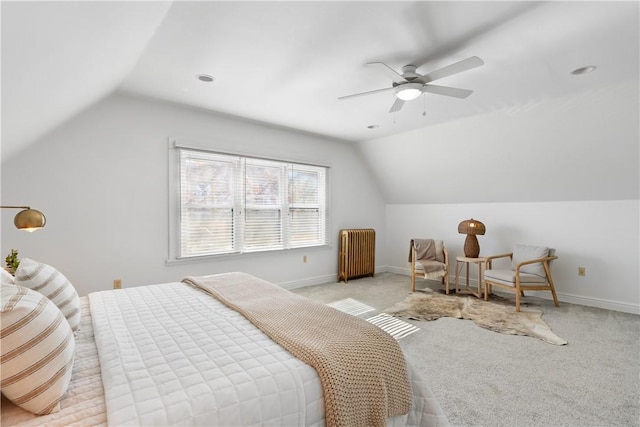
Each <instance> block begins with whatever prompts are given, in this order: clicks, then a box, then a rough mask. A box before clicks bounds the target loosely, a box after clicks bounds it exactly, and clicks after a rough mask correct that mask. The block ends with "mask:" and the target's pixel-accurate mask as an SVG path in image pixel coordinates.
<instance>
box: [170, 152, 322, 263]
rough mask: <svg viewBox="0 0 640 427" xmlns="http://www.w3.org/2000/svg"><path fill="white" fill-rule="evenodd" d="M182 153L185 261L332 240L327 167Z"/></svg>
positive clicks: (181, 253) (181, 233)
mask: <svg viewBox="0 0 640 427" xmlns="http://www.w3.org/2000/svg"><path fill="white" fill-rule="evenodd" d="M179 152H180V156H179V159H180V160H179V163H180V165H179V168H180V186H179V193H180V194H179V199H180V218H179V224H178V228H179V238H180V244H179V253H178V257H179V258H189V257H197V256H205V255H216V254H226V253H234V252H236V253H241V252H255V251H264V250H280V249H289V248H296V247H307V246H320V245H325V244H327V242H328V239H327V193H326V181H327V168H326V167H324V166H314V165H304V164H294V163H287V162H282V161H276V160H267V159H256V158H248V157H242V156H236V155H227V154H217V153H209V152H204V151H198V150H188V149H183V148H180V149H179Z"/></svg>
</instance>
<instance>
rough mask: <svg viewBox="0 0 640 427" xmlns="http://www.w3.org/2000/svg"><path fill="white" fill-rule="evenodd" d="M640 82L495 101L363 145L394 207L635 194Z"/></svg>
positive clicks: (638, 188)
mask: <svg viewBox="0 0 640 427" xmlns="http://www.w3.org/2000/svg"><path fill="white" fill-rule="evenodd" d="M587 78H588V77H587ZM614 83H615V84H614ZM639 83H640V80H635V81H627V82H612V84H611V86H609V87H603V88H601V89H600V90H598V91H593V92H586V93H578V94H574V95H571V96H566V97H563V98H556V99H545V100H536V101H531V102H530V103H529V104H525V105H516V106H496V109H495V110H494V111H491V112H488V113H484V114H478V115H476V116H472V117H468V118H465V119H461V120H456V121H451V122H446V123H442V124H439V125H435V126H426V127H423V128H420V129H416V130H414V131H409V132H404V133H401V134H398V135H394V136H389V137H385V138H378V139H374V140H371V141H365V142H361V143H359V146H360V149H361V151H362V154H363V156H364V157H365V158H366V159H367V162H368V163H369V164H370V165H371V168H372V169H373V170H375V171H376V175H377V179H378V183H379V185H380V187H381V189H382V191H383V195H384V198H385V201H386V202H387V203H392V204H434V203H484V202H506V203H511V202H546V201H569V200H571V201H580V200H638V199H639V198H640V179H639V174H638V173H639V170H640V144H639V143H638V142H639V141H640V89H639V87H638V84H639ZM462 102H473V95H472V96H470V97H469V98H468V99H465V100H464V101H462ZM427 114H429V111H428V110H427ZM398 120H401V116H399V117H398Z"/></svg>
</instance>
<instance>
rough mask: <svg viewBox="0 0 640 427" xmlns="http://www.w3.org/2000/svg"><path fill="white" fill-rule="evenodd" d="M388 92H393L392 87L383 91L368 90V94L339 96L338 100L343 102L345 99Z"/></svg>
mask: <svg viewBox="0 0 640 427" xmlns="http://www.w3.org/2000/svg"><path fill="white" fill-rule="evenodd" d="M390 90H393V88H392V87H386V88H384V89H376V90H370V91H369V92H362V93H354V94H353V95H346V96H341V97H340V98H338V99H339V100H341V101H343V100H345V99H351V98H357V97H359V96H365V95H373V94H374V93H382V92H387V91H390Z"/></svg>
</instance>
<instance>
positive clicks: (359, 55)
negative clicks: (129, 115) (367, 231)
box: [2, 1, 640, 161]
mask: <svg viewBox="0 0 640 427" xmlns="http://www.w3.org/2000/svg"><path fill="white" fill-rule="evenodd" d="M638 13H639V7H638V2H527V1H514V2H506V1H505V2H503V1H499V2H498V1H489V2H476V1H473V2H459V1H438V2H421V1H417V2H400V1H388V2H377V1H376V2H361V1H352V2H342V1H331V2H320V1H318V2H307V1H304V2H279V1H278V2H270V1H258V2H247V1H242V2H217V1H195V2H186V1H174V2H154V1H140V2H138V1H131V2H93V1H92V2H84V1H66V2H48V1H43V2H17V1H16V2H10V1H2V159H3V161H5V160H6V159H8V158H10V157H11V156H12V155H14V154H15V153H17V152H19V151H20V150H22V149H24V148H25V147H27V146H28V144H29V143H30V142H32V141H34V140H35V139H37V138H38V137H40V136H42V135H44V134H46V132H48V131H50V130H52V129H54V128H55V127H56V126H58V125H59V124H61V123H62V122H64V121H65V120H68V119H70V118H71V117H73V116H74V115H75V114H77V113H78V112H80V111H82V110H83V109H86V108H87V107H89V106H90V105H92V104H93V103H95V102H98V101H99V100H100V99H102V98H104V97H106V96H109V95H110V94H112V93H114V92H122V93H129V94H135V95H140V96H145V97H151V98H156V99H159V100H165V101H170V102H175V103H180V104H186V105H189V106H193V107H197V108H202V109H206V110H211V111H214V112H218V113H223V114H228V115H233V116H240V117H244V118H248V119H251V120H256V121H261V122H267V123H271V124H275V125H278V126H284V127H289V128H294V129H299V130H302V131H306V132H312V133H316V134H322V135H327V136H330V137H334V138H339V139H344V140H348V141H363V140H369V139H374V138H381V137H388V136H389V135H394V134H398V133H401V132H406V131H410V130H415V129H419V128H422V127H424V126H429V125H434V124H439V123H444V122H448V121H453V120H456V119H459V118H464V117H470V116H474V115H479V114H483V113H487V112H490V111H494V110H497V109H514V110H517V109H521V108H525V107H526V106H527V105H532V104H535V103H536V102H538V101H539V100H544V99H550V98H561V97H563V96H566V95H568V94H572V93H577V92H581V93H584V92H589V91H590V90H598V89H599V88H602V87H604V86H607V85H610V84H612V83H618V82H624V81H636V82H637V80H638V75H639V72H638V68H639V63H640V59H639V41H638V38H639V33H638V31H639V30H638V21H639V17H638ZM471 56H477V57H479V58H481V59H482V60H483V61H484V65H482V66H480V67H477V68H474V69H471V70H468V71H464V72H461V73H458V74H454V75H451V76H448V77H445V78H442V79H439V80H438V81H437V82H434V83H436V84H439V85H444V86H451V87H457V88H464V89H470V90H473V94H471V95H470V96H469V97H468V98H466V99H458V98H453V97H447V96H442V95H437V94H431V93H428V94H425V95H423V96H421V97H419V98H418V99H416V100H414V101H410V102H407V103H406V104H405V106H404V108H403V109H402V110H401V111H399V112H396V113H390V112H389V109H390V107H391V105H392V103H393V102H394V99H395V97H394V94H393V92H392V91H387V92H382V93H376V94H372V95H369V96H364V97H358V98H353V99H349V100H339V99H338V98H339V97H341V96H344V95H350V94H354V93H359V92H365V91H370V90H376V89H382V88H388V87H390V86H391V84H392V81H391V79H390V78H389V76H388V75H387V74H385V73H382V72H380V70H379V69H377V68H375V67H372V66H367V65H366V64H367V63H370V62H383V63H385V64H387V65H388V66H389V67H391V68H392V69H394V70H397V71H398V72H401V70H402V67H403V66H404V65H407V64H413V65H415V66H417V67H418V68H417V72H418V73H420V74H424V73H429V72H431V71H434V70H437V69H440V68H442V67H444V66H447V65H449V64H452V63H455V62H458V61H460V60H463V59H465V58H468V57H471ZM589 65H595V66H597V70H596V71H595V72H593V73H589V74H585V75H579V76H576V75H573V74H571V71H572V70H574V69H577V68H580V67H584V66H589ZM198 74H207V75H210V76H212V77H213V78H214V81H213V82H208V83H207V82H202V81H200V80H198V79H197V78H196V75H198ZM370 126H374V127H375V129H371V128H369V127H370Z"/></svg>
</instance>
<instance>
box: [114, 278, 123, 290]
mask: <svg viewBox="0 0 640 427" xmlns="http://www.w3.org/2000/svg"><path fill="white" fill-rule="evenodd" d="M113 289H122V280H120V279H115V280H114V281H113Z"/></svg>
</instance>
